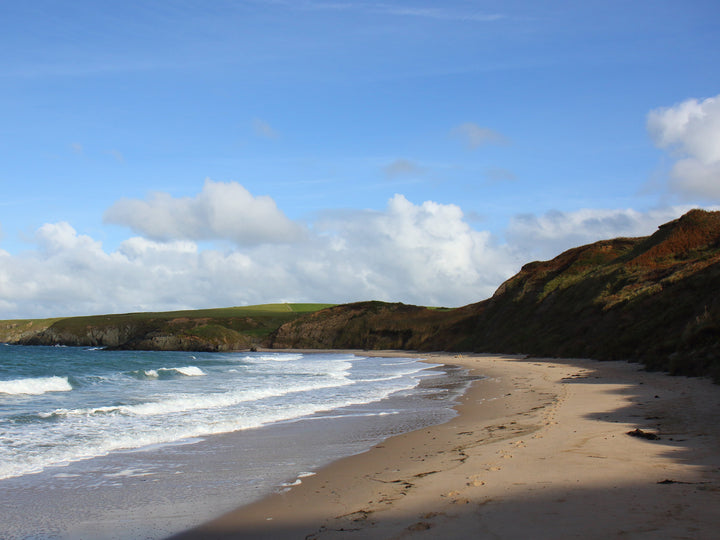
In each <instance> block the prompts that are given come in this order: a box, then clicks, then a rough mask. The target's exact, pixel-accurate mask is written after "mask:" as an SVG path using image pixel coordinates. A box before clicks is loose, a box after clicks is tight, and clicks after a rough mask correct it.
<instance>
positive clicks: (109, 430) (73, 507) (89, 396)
mask: <svg viewBox="0 0 720 540" xmlns="http://www.w3.org/2000/svg"><path fill="white" fill-rule="evenodd" d="M0 349H9V350H10V351H11V352H16V351H17V353H18V354H15V355H12V356H11V358H12V359H11V360H7V358H8V357H7V351H6V350H3V351H2V352H3V355H2V356H0V358H1V359H3V360H5V361H4V363H0V366H2V371H1V372H0V392H2V391H3V389H4V390H11V391H14V392H16V393H10V392H4V393H0V429H1V431H0V439H2V441H3V445H2V448H3V449H2V452H3V453H4V459H3V461H2V462H0V463H2V464H1V465H0V467H2V469H0V470H2V471H3V472H4V475H5V476H6V478H5V479H4V480H0V509H2V516H3V517H2V518H1V521H0V532H1V533H2V534H1V535H0V536H2V537H3V538H35V539H40V538H43V539H45V538H73V539H74V538H88V539H101V538H108V539H109V538H113V539H114V538H118V539H126V538H127V539H129V538H163V537H165V536H167V535H169V534H172V533H174V532H178V531H180V530H184V529H186V528H188V527H190V526H193V525H196V524H199V523H201V522H203V521H205V520H207V519H210V518H212V517H214V516H215V515H217V514H219V513H222V512H224V511H227V510H230V509H232V508H235V507H237V506H239V505H241V504H245V503H248V502H250V501H252V500H255V499H257V498H260V497H262V496H263V495H265V494H268V493H270V492H272V491H273V490H276V489H283V485H289V484H293V483H296V482H299V481H302V476H303V475H305V474H310V473H312V472H313V471H314V470H317V469H318V468H319V467H321V466H323V465H325V464H327V463H329V462H330V461H333V460H335V459H338V458H339V457H343V456H346V455H351V454H354V453H357V452H361V451H364V450H366V449H367V448H369V447H370V446H371V445H372V444H375V443H377V442H379V441H380V440H382V439H384V438H386V437H388V436H390V435H393V434H396V433H401V432H405V431H410V430H413V429H419V428H420V427H423V426H426V425H430V424H436V423H440V422H443V421H446V420H448V419H449V418H450V417H452V416H453V414H454V412H453V411H452V409H451V407H452V404H453V402H454V399H455V398H456V397H457V395H458V394H459V393H460V392H461V391H462V389H463V388H464V385H465V381H464V379H463V377H462V375H461V374H460V373H459V372H458V371H457V370H452V369H450V368H441V367H440V366H433V365H431V364H426V363H421V362H418V361H417V360H415V359H409V358H365V357H356V356H353V355H349V354H309V355H300V354H281V353H274V354H264V353H251V354H248V353H233V354H201V353H195V354H189V353H152V352H142V353H137V352H108V351H94V350H83V349H63V350H59V351H58V350H52V349H53V348H43V347H28V348H19V347H0ZM20 357H24V358H25V359H26V362H27V364H33V362H34V363H35V364H38V363H43V364H44V367H42V368H40V367H39V366H38V365H35V366H34V369H31V368H32V367H33V366H32V365H27V364H24V363H23V362H22V361H21V359H20ZM28 357H29V360H28ZM95 359H97V360H95ZM448 371H449V373H448ZM57 378H59V379H61V380H66V381H67V383H68V385H69V386H70V387H71V389H70V390H68V389H67V388H66V387H65V386H64V385H63V384H62V382H61V381H58V380H57ZM18 381H21V382H18ZM10 383H12V385H10ZM3 384H5V385H6V386H3ZM22 384H24V385H26V387H25V388H24V390H23V392H27V390H33V389H35V390H43V392H42V393H19V392H17V389H18V388H19V386H18V385H22ZM8 385H10V386H8ZM13 385H14V386H13ZM52 385H56V386H52ZM73 394H75V395H73ZM23 437H24V438H23ZM33 471H37V472H33Z"/></svg>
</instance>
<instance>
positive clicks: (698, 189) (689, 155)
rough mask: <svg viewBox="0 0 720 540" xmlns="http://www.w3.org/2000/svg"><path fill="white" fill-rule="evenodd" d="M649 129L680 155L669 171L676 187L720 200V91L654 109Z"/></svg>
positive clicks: (659, 143) (661, 145) (657, 141)
mask: <svg viewBox="0 0 720 540" xmlns="http://www.w3.org/2000/svg"><path fill="white" fill-rule="evenodd" d="M647 129H648V132H649V134H650V136H651V137H652V139H653V141H654V143H655V144H656V145H657V146H658V147H659V148H663V149H666V150H669V151H670V152H671V155H672V156H673V157H675V158H676V159H677V161H676V162H675V164H674V165H673V167H672V170H671V172H670V187H671V188H672V189H673V190H675V191H677V192H679V193H681V194H683V195H686V196H700V197H703V198H707V199H711V200H720V95H718V96H715V97H711V98H707V99H705V100H701V101H699V100H697V99H688V100H686V101H683V102H682V103H679V104H677V105H674V106H672V107H661V108H658V109H654V110H652V111H650V113H649V114H648V117H647Z"/></svg>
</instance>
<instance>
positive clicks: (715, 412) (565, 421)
mask: <svg viewBox="0 0 720 540" xmlns="http://www.w3.org/2000/svg"><path fill="white" fill-rule="evenodd" d="M363 354H366V353H365V352H363ZM376 354H382V355H388V354H392V353H389V352H388V351H383V352H378V353H376ZM398 354H402V355H403V356H409V355H410V354H409V353H407V352H405V351H403V352H402V353H398ZM416 356H420V357H423V358H427V359H428V360H430V361H432V362H437V363H446V364H456V365H461V366H463V367H465V368H467V369H468V370H470V372H471V373H472V374H475V375H478V376H485V377H486V378H484V379H481V380H477V381H475V382H474V383H473V385H472V387H471V388H470V389H469V390H468V392H467V393H466V394H465V395H464V396H463V397H462V398H461V400H460V402H459V404H458V406H457V411H458V413H459V414H458V416H457V417H455V418H454V419H452V420H451V421H449V422H447V423H445V424H442V425H437V426H432V427H429V428H424V429H421V430H418V431H414V432H410V433H406V434H403V435H399V436H396V437H393V438H390V439H388V440H386V441H384V442H383V443H381V444H378V445H376V446H375V447H373V448H372V449H371V450H369V451H368V452H365V453H363V454H359V455H356V456H352V457H349V458H345V459H342V460H340V461H337V462H335V463H332V464H331V465H329V466H327V467H325V468H323V469H321V470H320V471H319V472H318V474H316V475H315V476H311V477H308V478H303V479H301V483H299V484H298V485H297V486H294V487H292V488H291V489H289V490H287V491H285V492H283V493H276V494H274V495H271V496H269V497H266V498H265V499H262V500H260V501H258V502H256V503H253V504H250V505H248V506H245V507H242V508H239V509H237V510H234V511H232V512H230V513H228V514H226V515H224V516H221V517H220V518H218V519H216V520H214V521H211V522H209V523H206V524H204V525H202V526H201V527H199V528H196V529H193V530H192V531H188V532H186V533H183V534H181V535H178V536H175V537H174V538H176V539H183V540H189V539H199V538H203V539H209V540H213V539H227V538H253V539H254V538H258V539H260V538H267V539H271V538H272V539H282V538H288V539H290V538H292V539H298V538H299V539H303V538H307V539H337V538H343V539H346V538H347V539H370V538H372V539H374V538H382V539H388V538H447V539H461V538H463V539H464V538H534V539H557V538H584V539H587V538H598V539H600V538H603V539H605V538H642V539H645V538H647V539H650V538H652V539H656V538H692V539H711V538H712V539H714V538H717V537H718V531H719V530H720V450H718V449H719V448H720V445H719V443H720V387H718V386H716V385H712V384H711V383H710V382H709V381H707V380H703V379H690V378H684V377H669V376H667V375H664V374H661V373H647V372H644V371H641V370H640V366H638V365H636V364H629V363H625V362H596V361H592V360H558V359H551V360H548V359H542V360H538V359H524V358H518V357H504V356H489V355H460V356H455V355H448V354H419V355H416ZM636 429H640V432H638V434H640V435H643V434H644V435H646V436H641V437H637V436H631V435H628V432H630V431H633V430H636ZM653 435H656V436H657V437H659V438H657V439H651V438H650V437H652V436H653Z"/></svg>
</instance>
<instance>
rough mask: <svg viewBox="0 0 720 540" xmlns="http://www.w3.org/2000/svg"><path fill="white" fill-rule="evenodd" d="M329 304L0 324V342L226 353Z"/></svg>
mask: <svg viewBox="0 0 720 540" xmlns="http://www.w3.org/2000/svg"><path fill="white" fill-rule="evenodd" d="M330 305H331V304H265V305H259V306H243V307H233V308H220V309H204V310H189V311H170V312H161V313H128V314H122V315H98V316H89V317H67V318H56V319H35V320H14V321H0V341H3V342H7V343H15V344H21V345H58V344H59V345H70V346H79V345H82V346H93V347H110V348H118V349H146V350H187V351H229V350H238V349H249V348H252V347H257V346H260V345H262V344H263V343H264V340H265V339H266V338H267V336H268V335H269V334H270V333H271V332H272V331H274V330H276V329H277V328H278V327H279V326H280V325H282V324H284V323H286V322H289V321H292V320H294V319H296V318H298V317H300V316H301V315H303V314H305V313H308V312H312V311H316V310H318V309H322V308H326V307H329V306H330Z"/></svg>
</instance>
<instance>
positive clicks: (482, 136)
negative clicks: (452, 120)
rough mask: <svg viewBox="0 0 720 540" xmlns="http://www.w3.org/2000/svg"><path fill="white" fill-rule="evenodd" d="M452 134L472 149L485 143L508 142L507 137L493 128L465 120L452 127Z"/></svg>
mask: <svg viewBox="0 0 720 540" xmlns="http://www.w3.org/2000/svg"><path fill="white" fill-rule="evenodd" d="M452 134H453V135H454V136H456V137H458V138H460V139H461V140H463V141H464V142H465V144H466V145H467V146H468V147H469V148H472V149H475V148H479V147H480V146H485V145H486V144H508V143H509V141H508V139H507V138H506V137H505V136H504V135H503V134H502V133H499V132H497V131H495V130H494V129H490V128H486V127H481V126H479V125H477V124H475V123H473V122H465V123H464V124H460V125H459V126H456V127H454V128H453V129H452Z"/></svg>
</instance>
